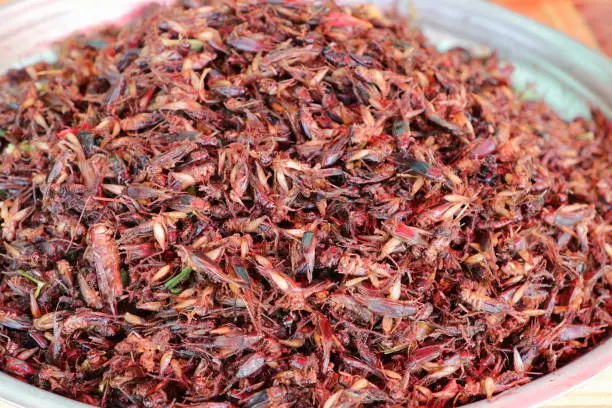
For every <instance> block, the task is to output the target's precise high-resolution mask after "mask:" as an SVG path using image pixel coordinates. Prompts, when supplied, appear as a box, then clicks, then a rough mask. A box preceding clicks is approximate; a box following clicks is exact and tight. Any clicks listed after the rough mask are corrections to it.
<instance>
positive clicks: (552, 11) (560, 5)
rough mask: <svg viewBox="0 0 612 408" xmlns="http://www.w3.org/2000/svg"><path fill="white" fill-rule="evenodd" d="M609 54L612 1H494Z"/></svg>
mask: <svg viewBox="0 0 612 408" xmlns="http://www.w3.org/2000/svg"><path fill="white" fill-rule="evenodd" d="M493 1H494V2H495V3H498V4H501V5H502V6H504V7H507V8H509V9H512V10H514V11H516V12H518V13H521V14H523V15H525V16H527V17H530V18H532V19H534V20H537V21H539V22H541V23H543V24H546V25H548V26H550V27H554V28H556V29H557V30H559V31H561V32H563V33H565V34H566V35H568V36H569V37H572V38H574V39H576V40H578V41H580V42H582V43H584V44H586V45H588V46H589V47H592V48H599V49H600V50H601V51H602V52H603V53H605V54H607V55H608V56H611V57H612V0H493Z"/></svg>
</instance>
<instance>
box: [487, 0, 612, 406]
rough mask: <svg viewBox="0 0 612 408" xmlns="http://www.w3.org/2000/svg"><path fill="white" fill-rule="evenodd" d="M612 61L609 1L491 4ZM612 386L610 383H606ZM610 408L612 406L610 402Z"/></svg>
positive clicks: (505, 0) (544, 0)
mask: <svg viewBox="0 0 612 408" xmlns="http://www.w3.org/2000/svg"><path fill="white" fill-rule="evenodd" d="M493 2H494V3H497V4H500V5H502V6H504V7H506V8H509V9H511V10H514V11H516V12H518V13H521V14H523V15H525V16H527V17H529V18H532V19H534V20H536V21H539V22H540V23H542V24H546V25H548V26H550V27H553V28H555V29H557V30H559V31H561V32H563V33H565V34H566V35H568V36H569V37H572V38H574V39H576V40H578V41H580V42H581V43H583V44H586V45H588V46H589V47H591V48H598V49H599V50H601V51H602V52H603V53H604V54H606V55H607V56H608V57H612V0H493ZM610 385H612V382H610ZM610 404H611V406H612V402H610Z"/></svg>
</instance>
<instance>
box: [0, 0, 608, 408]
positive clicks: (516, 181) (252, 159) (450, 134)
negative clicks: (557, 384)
mask: <svg viewBox="0 0 612 408" xmlns="http://www.w3.org/2000/svg"><path fill="white" fill-rule="evenodd" d="M511 73H512V67H511V66H510V65H509V64H506V63H503V62H500V61H499V60H498V58H497V57H496V56H495V55H489V56H485V57H482V56H481V57H475V56H472V55H470V54H469V53H468V52H467V51H465V50H462V49H452V50H449V51H447V52H442V53H441V52H438V51H437V50H436V49H435V48H434V47H433V46H432V45H430V44H429V43H428V42H427V41H426V40H425V38H424V36H423V35H422V34H421V33H420V32H419V31H418V30H416V29H414V28H411V27H410V24H409V23H407V21H406V20H403V19H401V18H399V17H391V16H389V15H386V14H384V13H382V12H380V11H379V10H378V9H376V8H374V7H373V6H368V5H363V6H356V7H353V8H343V7H340V6H338V5H336V4H334V3H333V2H331V1H306V0H269V1H254V0H253V1H251V0H224V1H215V0H213V3H199V2H197V1H193V0H190V1H183V3H182V4H179V5H175V6H172V7H166V8H160V7H157V8H151V9H148V10H147V11H146V12H145V14H144V16H143V17H141V18H140V19H139V20H137V21H134V22H133V23H131V24H130V25H128V26H127V27H125V28H123V29H122V30H120V29H116V28H104V29H102V30H101V31H98V32H97V33H96V34H95V35H93V36H84V35H78V36H73V37H71V38H70V39H68V40H66V41H64V42H63V43H62V44H61V45H60V46H59V58H58V61H57V62H55V63H38V64H35V65H32V66H29V67H27V68H23V69H17V70H11V71H9V72H8V73H6V74H5V75H4V76H3V77H2V78H1V79H0V151H1V156H0V218H1V222H2V225H1V242H0V370H1V371H4V372H6V373H8V374H10V375H11V376H14V377H17V378H19V379H22V380H23V381H27V382H29V383H30V384H33V385H35V386H37V387H40V388H43V389H46V390H50V391H53V392H55V393H58V394H61V395H64V396H67V397H69V398H73V399H76V400H79V401H82V402H86V403H89V404H94V405H100V406H104V407H151V408H154V407H199V408H229V407H253V408H255V407H259V408H263V407H274V408H280V407H286V408H289V407H296V408H297V407H315V406H317V407H323V408H334V407H360V406H363V407H387V408H393V407H417V406H419V407H424V406H427V407H447V406H454V405H461V404H464V403H468V402H470V401H475V400H478V399H483V398H492V397H493V396H494V395H496V394H498V393H500V392H503V391H505V390H508V389H510V388H513V387H517V386H520V385H522V384H525V383H527V382H529V381H531V380H533V379H537V378H539V377H541V376H542V375H544V374H546V373H548V372H550V371H553V370H555V369H556V368H558V367H560V366H561V365H563V364H565V363H566V362H568V361H570V360H572V359H574V358H576V357H578V356H579V355H581V354H582V353H584V352H585V351H586V350H588V349H590V348H592V347H593V346H594V345H595V344H597V343H598V342H601V341H603V340H604V339H605V338H606V336H607V335H609V333H610V331H609V328H610V323H611V321H612V318H611V313H612V312H611V310H612V300H611V298H610V286H611V284H612V266H611V258H612V245H611V243H610V242H611V234H612V223H611V222H612V188H611V187H612V170H611V169H612V166H611V160H610V158H611V156H612V122H610V121H609V120H607V119H606V118H605V117H604V116H603V114H601V113H599V112H598V111H596V110H594V112H593V114H592V119H584V118H577V119H575V120H573V121H571V122H566V121H563V120H562V119H561V118H560V117H559V116H557V114H555V113H554V112H553V111H552V110H551V109H550V108H549V107H548V106H547V105H546V104H545V103H543V102H540V101H533V100H528V98H525V97H524V94H521V93H519V92H516V91H514V90H513V89H512V88H511V85H510V75H511ZM530 99H531V98H530Z"/></svg>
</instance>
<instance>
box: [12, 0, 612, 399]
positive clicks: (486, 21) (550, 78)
mask: <svg viewBox="0 0 612 408" xmlns="http://www.w3.org/2000/svg"><path fill="white" fill-rule="evenodd" d="M365 1H367V0H363V1H355V0H344V1H342V0H341V2H342V3H357V2H365ZM370 1H371V2H373V3H375V4H377V5H379V6H380V7H382V8H390V7H393V6H395V7H397V8H398V9H397V11H398V12H399V13H403V14H406V15H408V14H410V15H411V17H412V19H413V21H415V22H416V23H417V24H419V25H420V26H421V27H422V29H423V30H424V32H425V33H426V35H427V36H428V37H429V38H430V39H431V40H432V41H433V42H434V43H435V44H436V45H437V46H439V47H440V48H442V49H445V48H449V47H453V46H457V45H459V46H463V47H466V48H469V49H471V50H472V51H473V52H476V53H483V52H488V50H496V51H497V52H498V53H499V54H500V55H501V56H502V57H504V58H506V59H508V60H510V61H512V62H513V63H514V65H515V68H516V69H515V73H514V77H513V81H514V86H515V87H517V88H525V87H527V86H530V84H533V85H535V92H536V93H537V94H539V95H540V96H542V97H544V98H545V99H546V100H547V102H548V103H549V104H550V105H551V106H552V107H553V108H554V109H555V110H556V111H557V112H558V113H559V114H561V115H562V116H563V117H565V118H567V119H571V118H573V117H575V116H580V115H582V116H589V114H590V108H589V107H590V106H594V107H597V108H599V109H600V110H601V111H603V112H604V113H605V114H606V115H607V116H608V117H609V118H611V119H612V61H610V60H609V59H608V58H606V57H604V56H602V55H600V54H598V53H597V52H595V51H592V50H590V49H588V48H586V47H584V46H582V45H580V44H579V43H577V42H575V41H573V40H571V39H569V38H567V37H565V36H564V35H562V34H560V33H558V32H556V31H554V30H551V29H549V28H547V27H544V26H542V25H539V24H537V23H535V22H533V21H530V20H527V19H525V18H523V17H521V16H519V15H516V14H514V13H512V12H510V11H507V10H505V9H502V8H500V7H497V6H495V5H492V4H489V3H487V2H484V1H479V0H462V1H456V0H412V1H409V0H405V1H399V2H396V1H395V0H370ZM150 2H151V1H146V0H145V1H142V0H104V1H100V2H98V1H96V2H94V1H86V0H18V1H14V2H12V3H10V4H9V5H7V6H4V7H0V21H1V22H2V23H1V24H0V56H1V57H0V72H2V71H5V70H6V69H8V68H10V67H12V66H19V65H24V64H28V63H30V62H32V61H34V60H36V59H40V58H44V59H52V58H53V53H52V52H51V51H50V45H51V44H52V43H53V42H54V41H57V40H59V39H61V38H62V37H65V36H67V35H68V34H70V33H72V32H74V31H77V30H86V29H90V28H92V27H95V26H98V25H100V24H103V23H109V22H119V23H121V22H125V21H126V20H128V19H129V18H130V17H131V16H133V15H134V14H136V13H137V12H138V10H140V8H141V7H142V6H143V5H144V4H146V3H150ZM611 366H612V339H608V340H607V341H605V342H603V343H602V344H600V345H599V346H597V347H596V348H594V349H593V350H591V351H590V352H588V353H586V354H585V355H583V356H582V357H580V358H578V359H576V360H575V361H573V362H571V363H569V364H567V365H566V366H564V367H562V368H560V369H559V370H557V371H555V372H553V373H551V374H548V375H546V376H543V377H541V378H539V379H537V380H534V381H532V382H531V383H529V384H527V385H524V386H521V387H519V388H515V389H513V390H510V391H508V392H505V393H502V394H500V395H498V396H496V397H495V398H493V400H491V401H480V402H477V403H473V404H469V405H467V406H466V407H471V408H483V407H491V408H493V407H495V408H498V407H504V408H505V407H507V408H515V407H535V406H538V405H541V404H543V403H544V402H546V401H548V400H551V399H554V398H556V397H558V396H560V395H561V394H563V393H565V392H567V391H569V390H571V389H572V388H575V387H577V386H578V385H580V384H581V383H583V382H584V381H586V380H588V379H589V378H591V377H593V376H595V375H596V374H598V373H599V372H601V371H603V370H604V369H606V368H607V367H611ZM5 407H10V408H14V407H19V408H78V407H81V408H85V407H88V405H84V404H81V403H78V402H75V401H72V400H69V399H67V398H63V397H61V396H58V395H55V394H51V393H49V392H47V391H42V390H40V389H38V388H35V387H33V386H31V385H29V384H26V383H24V382H21V381H19V380H16V379H14V378H12V377H9V376H8V375H6V374H3V373H0V408H5Z"/></svg>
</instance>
